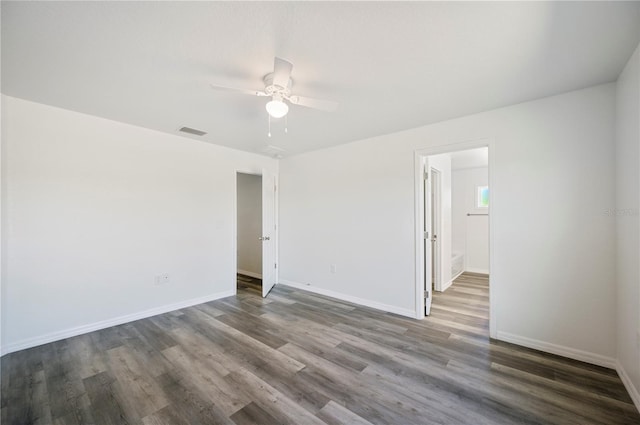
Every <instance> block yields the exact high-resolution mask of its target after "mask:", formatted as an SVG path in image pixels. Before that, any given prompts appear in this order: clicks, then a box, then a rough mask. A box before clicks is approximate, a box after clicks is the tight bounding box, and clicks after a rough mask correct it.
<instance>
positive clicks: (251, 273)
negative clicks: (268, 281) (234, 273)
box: [238, 270, 262, 279]
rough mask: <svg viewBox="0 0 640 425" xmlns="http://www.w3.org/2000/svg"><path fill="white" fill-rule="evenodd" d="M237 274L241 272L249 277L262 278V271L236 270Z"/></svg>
mask: <svg viewBox="0 0 640 425" xmlns="http://www.w3.org/2000/svg"><path fill="white" fill-rule="evenodd" d="M238 274H243V275H245V276H249V277H255V278H256V279H262V273H256V272H250V271H248V270H238Z"/></svg>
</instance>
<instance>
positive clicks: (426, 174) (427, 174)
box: [422, 170, 429, 180]
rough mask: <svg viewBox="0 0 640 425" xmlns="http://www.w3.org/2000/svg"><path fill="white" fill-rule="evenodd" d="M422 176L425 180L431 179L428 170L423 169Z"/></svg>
mask: <svg viewBox="0 0 640 425" xmlns="http://www.w3.org/2000/svg"><path fill="white" fill-rule="evenodd" d="M422 178H423V179H425V180H429V173H428V172H427V171H426V170H425V171H423V174H422Z"/></svg>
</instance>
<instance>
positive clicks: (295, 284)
mask: <svg viewBox="0 0 640 425" xmlns="http://www.w3.org/2000/svg"><path fill="white" fill-rule="evenodd" d="M278 284H280V285H285V286H290V287H292V288H296V289H302V290H304V291H309V292H313V293H315V294H320V295H325V296H327V297H331V298H336V299H338V300H341V301H347V302H350V303H353V304H358V305H362V306H365V307H371V308H375V309H376V310H382V311H385V312H387V313H394V314H398V315H400V316H406V317H411V318H412V319H415V318H416V312H415V311H414V310H409V309H405V308H400V307H396V306H394V305H389V304H383V303H379V302H377V301H372V300H366V299H364V298H359V297H354V296H352V295H346V294H342V293H340V292H334V291H331V290H328V289H323V288H317V287H314V286H311V285H306V284H304V283H299V282H294V281H291V280H284V279H280V281H279V282H278Z"/></svg>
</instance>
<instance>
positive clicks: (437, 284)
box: [429, 167, 442, 291]
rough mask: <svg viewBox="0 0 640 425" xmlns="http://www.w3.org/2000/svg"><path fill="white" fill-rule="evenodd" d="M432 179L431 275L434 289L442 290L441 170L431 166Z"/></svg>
mask: <svg viewBox="0 0 640 425" xmlns="http://www.w3.org/2000/svg"><path fill="white" fill-rule="evenodd" d="M429 178H430V180H431V185H430V187H431V198H430V199H431V209H430V210H429V211H430V212H431V234H430V236H431V276H432V279H431V281H432V283H433V287H432V288H433V289H434V290H436V291H441V290H442V280H441V273H440V264H441V259H440V255H441V254H440V253H441V249H440V246H441V244H440V229H441V225H440V223H441V217H440V211H441V206H440V199H441V195H440V181H441V180H440V171H438V170H437V169H435V168H433V167H431V174H430V175H429Z"/></svg>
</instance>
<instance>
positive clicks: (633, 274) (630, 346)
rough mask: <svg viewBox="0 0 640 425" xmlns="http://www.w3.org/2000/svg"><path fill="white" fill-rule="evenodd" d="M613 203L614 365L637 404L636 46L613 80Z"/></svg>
mask: <svg viewBox="0 0 640 425" xmlns="http://www.w3.org/2000/svg"><path fill="white" fill-rule="evenodd" d="M616 94H617V97H616V99H617V103H616V202H615V208H611V210H610V211H609V213H610V214H609V217H608V219H609V220H610V221H611V222H615V223H616V235H617V246H616V252H617V263H616V271H617V292H618V303H617V336H618V337H617V340H618V361H619V366H618V370H619V372H621V373H620V374H621V376H622V377H623V381H624V382H625V385H626V386H627V389H628V390H629V393H630V394H631V395H632V397H633V398H634V401H635V403H636V406H637V407H638V409H640V393H639V391H640V269H639V267H640V265H639V264H640V263H639V261H638V259H640V239H639V233H640V213H639V209H640V201H639V196H640V173H639V171H638V170H639V169H640V46H639V47H638V48H637V49H636V51H635V53H634V55H633V56H632V57H631V59H630V60H629V62H628V63H627V66H626V67H625V69H624V71H623V72H622V74H621V75H620V78H619V79H618V84H617V91H616Z"/></svg>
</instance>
